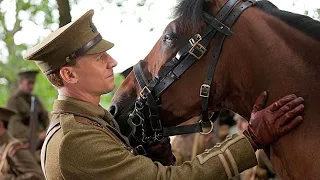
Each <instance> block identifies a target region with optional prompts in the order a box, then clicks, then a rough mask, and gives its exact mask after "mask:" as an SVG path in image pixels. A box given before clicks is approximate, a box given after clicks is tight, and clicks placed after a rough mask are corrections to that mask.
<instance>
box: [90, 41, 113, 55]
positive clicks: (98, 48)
mask: <svg viewBox="0 0 320 180" xmlns="http://www.w3.org/2000/svg"><path fill="white" fill-rule="evenodd" d="M113 46H114V44H113V43H112V42H109V41H107V40H104V39H102V40H101V41H99V42H98V43H97V44H96V45H94V46H93V47H92V48H90V49H89V50H88V51H86V53H85V54H88V55H89V54H98V53H102V52H106V51H108V50H109V49H111V48H112V47H113Z"/></svg>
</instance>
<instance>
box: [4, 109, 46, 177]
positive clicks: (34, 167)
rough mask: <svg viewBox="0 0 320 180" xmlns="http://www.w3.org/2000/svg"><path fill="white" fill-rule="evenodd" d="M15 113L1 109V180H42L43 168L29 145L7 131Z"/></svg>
mask: <svg viewBox="0 0 320 180" xmlns="http://www.w3.org/2000/svg"><path fill="white" fill-rule="evenodd" d="M14 114H15V112H14V111H12V110H9V109H6V108H0V158H1V161H0V180H42V179H44V176H43V173H42V172H41V168H40V166H39V164H38V163H37V161H36V160H35V158H34V156H33V155H32V154H31V153H30V151H29V150H28V149H27V148H28V145H27V144H23V143H22V142H21V141H19V140H18V139H16V138H14V137H12V135H11V134H10V133H9V132H7V131H6V127H7V125H8V121H9V119H10V118H11V117H12V116H13V115H14Z"/></svg>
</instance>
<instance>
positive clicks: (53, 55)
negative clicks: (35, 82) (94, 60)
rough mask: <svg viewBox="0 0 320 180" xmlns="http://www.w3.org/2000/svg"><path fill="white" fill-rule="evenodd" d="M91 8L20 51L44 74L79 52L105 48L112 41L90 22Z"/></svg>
mask: <svg viewBox="0 0 320 180" xmlns="http://www.w3.org/2000/svg"><path fill="white" fill-rule="evenodd" d="M93 14H94V11H93V10H89V11H88V12H86V13H85V14H84V15H82V16H81V17H80V18H79V19H77V20H76V21H74V22H71V23H69V24H67V25H65V26H63V27H61V28H59V29H57V30H56V31H54V32H52V33H51V34H50V35H49V36H47V37H46V38H45V39H44V40H43V41H41V42H40V43H39V44H37V45H36V46H34V47H33V48H31V49H29V50H28V51H27V52H26V53H25V54H24V59H25V60H34V61H35V63H36V64H37V65H38V66H39V68H40V69H41V71H42V72H43V73H44V74H46V75H47V74H50V73H52V72H54V71H56V70H58V69H60V68H61V67H62V66H64V65H66V64H67V63H68V62H70V61H72V60H74V59H76V58H77V57H79V56H82V55H89V54H97V53H101V52H105V51H107V50H109V49H111V48H112V47H113V45H114V44H113V43H111V42H109V41H106V40H104V39H102V36H101V35H100V33H99V32H98V30H97V28H96V27H95V25H94V24H93V23H92V16H93Z"/></svg>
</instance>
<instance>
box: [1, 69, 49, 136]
mask: <svg viewBox="0 0 320 180" xmlns="http://www.w3.org/2000/svg"><path fill="white" fill-rule="evenodd" d="M37 73H38V71H23V72H20V73H19V74H18V75H19V80H18V89H17V90H16V91H15V92H14V93H13V94H12V96H11V97H10V98H9V99H8V101H7V107H8V108H10V109H14V110H16V111H17V112H18V116H15V117H14V118H13V119H12V120H11V121H10V123H9V125H8V130H9V131H10V132H11V134H12V135H13V136H14V137H16V138H19V139H20V140H22V141H28V140H30V139H29V138H30V134H31V132H30V131H31V129H30V118H31V104H32V99H34V103H35V107H34V110H35V111H34V112H32V113H35V117H36V119H37V121H38V122H37V124H38V125H39V127H37V129H38V132H35V133H36V134H37V136H38V141H39V142H42V141H43V140H44V138H45V130H46V128H47V126H48V124H49V118H48V113H47V111H46V109H45V108H44V106H43V105H42V103H41V102H40V100H39V98H38V97H37V96H35V95H34V94H33V93H32V91H33V87H34V84H35V80H36V74H37Z"/></svg>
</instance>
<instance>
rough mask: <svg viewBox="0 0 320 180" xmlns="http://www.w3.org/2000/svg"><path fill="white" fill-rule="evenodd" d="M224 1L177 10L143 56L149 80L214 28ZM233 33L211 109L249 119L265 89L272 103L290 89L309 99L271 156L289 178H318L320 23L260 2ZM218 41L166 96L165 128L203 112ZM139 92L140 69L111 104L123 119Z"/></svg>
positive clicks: (185, 3) (185, 0) (190, 3)
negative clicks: (202, 92)
mask: <svg viewBox="0 0 320 180" xmlns="http://www.w3.org/2000/svg"><path fill="white" fill-rule="evenodd" d="M225 3H226V0H211V1H210V2H208V1H205V0H198V1H194V0H182V1H181V2H180V4H178V6H177V7H176V9H175V15H176V19H175V20H174V21H172V22H171V23H170V24H168V26H167V27H166V29H165V30H164V32H163V35H162V37H161V38H160V39H159V40H158V41H157V43H156V44H155V46H154V47H153V49H152V50H151V52H150V53H149V54H148V55H147V56H146V58H145V59H144V66H143V67H144V73H145V74H148V78H149V79H151V77H152V76H155V75H157V73H158V72H159V70H160V68H161V67H162V65H163V64H164V63H165V62H166V61H167V60H168V59H171V58H172V57H174V55H175V53H176V52H177V51H178V50H179V49H180V48H181V45H183V44H186V43H188V39H189V38H190V37H193V35H194V34H196V33H199V32H201V31H202V30H203V29H204V28H205V27H206V26H207V25H206V23H204V21H203V19H202V13H203V11H206V12H209V13H210V14H212V15H216V14H217V12H218V11H219V9H220V8H221V7H222V6H223V5H224V4H225ZM232 31H233V34H232V36H230V37H227V38H226V40H225V42H224V45H223V50H222V53H221V54H220V57H219V61H218V63H217V66H216V70H215V72H214V76H213V81H214V83H213V84H212V86H215V88H212V89H214V90H215V92H211V94H210V104H209V106H210V107H209V108H210V110H211V111H215V110H219V109H221V108H224V109H230V110H232V111H234V112H237V113H239V114H240V115H242V116H243V117H245V118H247V119H249V118H250V113H251V110H252V106H253V104H254V100H255V99H256V97H257V96H258V95H259V93H261V92H262V91H264V90H268V91H269V97H268V104H270V103H272V102H274V101H275V100H277V99H278V98H280V97H282V96H284V95H286V94H290V93H295V94H296V95H298V96H302V97H304V98H305V106H306V110H305V113H304V119H305V121H304V123H302V125H301V126H299V127H298V128H297V129H295V130H294V131H292V132H291V133H289V134H288V135H286V136H284V137H282V138H281V139H280V140H279V141H277V142H276V143H274V144H272V146H271V147H270V151H269V152H267V153H270V159H271V162H272V164H273V165H274V167H275V169H276V171H277V172H278V173H279V174H280V176H281V177H282V178H283V179H299V180H300V179H318V178H319V177H320V171H319V167H320V153H319V152H318V150H320V141H319V140H318V138H319V137H320V130H319V128H320V109H319V105H320V23H319V22H317V21H315V20H312V19H311V18H308V17H306V16H302V15H298V14H293V13H290V12H285V11H281V10H279V9H278V8H277V7H275V6H274V5H273V4H271V3H270V2H268V1H259V2H258V3H256V4H255V6H253V7H250V8H249V9H247V10H246V11H245V12H243V14H242V15H241V16H240V18H239V19H238V20H237V22H236V23H235V24H234V25H233V26H232ZM214 43H215V40H212V41H211V44H210V46H209V49H208V51H207V52H206V54H205V55H204V56H203V57H202V58H201V59H200V60H198V61H197V62H195V63H194V64H193V65H192V66H191V67H190V68H189V69H188V70H187V71H186V72H185V73H184V74H183V75H182V76H181V77H180V79H179V80H177V81H175V82H174V83H173V84H172V85H171V86H170V87H169V88H168V89H167V90H166V91H165V92H164V93H163V94H162V97H161V98H162V106H161V109H162V110H161V113H160V116H161V118H162V123H163V125H164V126H173V125H178V124H180V123H182V122H184V121H186V120H188V119H190V118H192V117H194V116H198V115H199V114H200V107H201V106H200V102H201V101H200V97H199V88H200V86H201V84H202V82H203V80H204V78H205V75H206V72H207V71H208V65H209V62H210V59H211V58H210V56H211V55H212V52H213V50H214V48H215V46H214V45H215V44H214ZM139 91H140V89H139V86H138V85H137V82H136V80H135V77H134V75H133V73H131V74H129V76H128V77H127V78H126V79H125V81H124V82H123V84H122V85H121V87H120V88H119V89H118V91H117V92H116V94H115V96H114V98H113V106H112V107H111V111H112V113H113V114H114V115H115V118H117V119H118V121H119V122H120V124H121V123H123V122H125V121H126V120H127V115H128V112H129V111H131V110H132V109H133V103H134V101H135V99H136V97H137V94H138V93H139ZM218 104H219V106H217V105H218ZM123 126H124V125H123ZM124 129H126V128H124ZM124 131H125V130H124Z"/></svg>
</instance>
